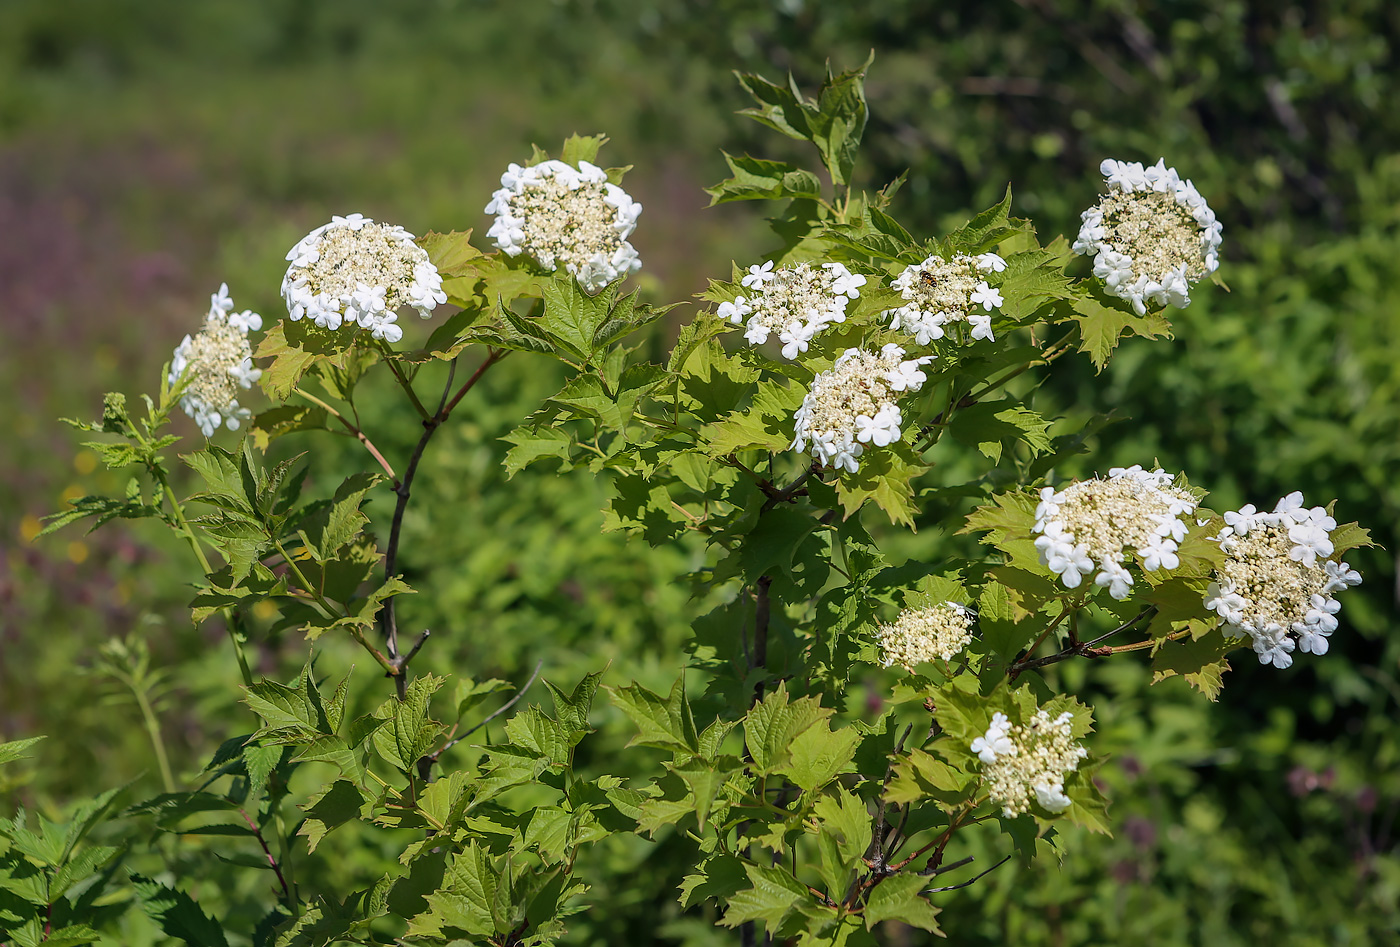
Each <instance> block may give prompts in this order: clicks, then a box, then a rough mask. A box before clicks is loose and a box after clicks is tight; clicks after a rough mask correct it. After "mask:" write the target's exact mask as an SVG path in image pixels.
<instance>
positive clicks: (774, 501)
mask: <svg viewBox="0 0 1400 947" xmlns="http://www.w3.org/2000/svg"><path fill="white" fill-rule="evenodd" d="M818 469H819V468H818V466H817V465H816V464H812V465H811V466H810V467H808V468H807V469H806V470H804V471H802V473H801V474H799V475H798V477H797V479H796V480H794V481H793V482H792V483H790V484H788V485H787V486H786V487H783V488H782V489H781V490H779V489H778V488H776V487H774V486H773V485H772V484H771V483H767V486H766V487H764V485H763V484H760V485H759V486H760V489H763V492H764V493H767V494H768V499H767V500H766V501H764V504H763V511H765V512H766V511H767V510H771V509H772V508H773V507H775V506H777V505H778V504H779V503H786V502H788V501H789V500H791V499H792V498H793V497H796V496H798V495H799V494H800V493H801V492H802V485H803V484H804V483H806V482H807V478H808V477H810V476H812V474H814V473H816V472H817V470H818Z"/></svg>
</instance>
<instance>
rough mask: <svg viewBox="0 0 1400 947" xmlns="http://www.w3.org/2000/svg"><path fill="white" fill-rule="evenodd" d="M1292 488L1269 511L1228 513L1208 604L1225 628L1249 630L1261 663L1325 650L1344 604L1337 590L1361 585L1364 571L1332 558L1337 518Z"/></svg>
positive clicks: (1238, 631) (1277, 664)
mask: <svg viewBox="0 0 1400 947" xmlns="http://www.w3.org/2000/svg"><path fill="white" fill-rule="evenodd" d="M1303 502H1304V501H1303V494H1301V493H1298V492H1294V493H1290V494H1289V495H1288V496H1286V497H1284V498H1283V499H1282V500H1279V501H1278V505H1276V506H1275V507H1274V509H1273V512H1271V513H1260V512H1258V511H1256V510H1255V509H1254V506H1253V505H1252V504H1251V505H1247V506H1245V507H1243V508H1241V509H1239V510H1236V511H1235V512H1232V513H1226V514H1225V523H1226V526H1225V528H1224V529H1222V530H1221V531H1220V535H1219V536H1218V537H1216V538H1217V540H1218V541H1219V543H1220V548H1221V550H1223V551H1224V553H1225V561H1224V563H1223V564H1222V565H1221V566H1220V568H1219V569H1218V570H1217V571H1216V573H1215V581H1214V582H1212V583H1211V585H1210V587H1209V589H1208V590H1207V593H1206V600H1205V605H1206V608H1208V609H1210V610H1211V611H1213V612H1215V613H1216V614H1218V615H1219V616H1220V617H1221V618H1222V619H1224V621H1225V627H1226V631H1227V632H1229V633H1232V634H1238V635H1244V634H1247V635H1249V637H1250V638H1251V639H1253V642H1254V652H1255V653H1256V654H1257V655H1259V662H1260V663H1261V664H1272V665H1274V666H1275V667H1279V668H1286V667H1288V666H1289V665H1291V664H1292V663H1293V651H1294V649H1295V648H1298V649H1300V650H1302V651H1304V652H1306V653H1309V654H1326V653H1327V639H1328V637H1329V636H1330V635H1331V634H1332V632H1334V631H1336V630H1337V612H1338V611H1340V609H1341V607H1342V606H1341V603H1340V602H1338V601H1337V600H1336V599H1335V598H1334V597H1333V593H1335V592H1340V591H1341V590H1342V589H1345V588H1348V587H1349V586H1353V585H1360V584H1361V575H1360V573H1358V572H1356V570H1354V569H1352V568H1351V567H1350V566H1348V565H1347V564H1346V563H1345V562H1337V561H1334V560H1333V559H1330V558H1328V557H1330V556H1332V554H1333V552H1334V548H1333V545H1332V540H1331V536H1330V534H1331V532H1332V530H1333V529H1335V528H1336V526H1337V521H1336V520H1334V519H1333V518H1332V517H1331V516H1329V515H1328V514H1327V511H1326V510H1325V509H1323V508H1322V507H1320V506H1315V507H1312V508H1311V509H1309V508H1307V507H1305V506H1304V505H1303Z"/></svg>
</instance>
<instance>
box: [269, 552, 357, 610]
mask: <svg viewBox="0 0 1400 947" xmlns="http://www.w3.org/2000/svg"><path fill="white" fill-rule="evenodd" d="M272 545H273V546H275V547H276V548H277V554H278V555H279V556H281V557H282V561H283V562H285V563H286V564H287V568H288V569H291V570H292V575H294V576H295V577H296V580H297V581H298V582H300V583H301V587H302V588H304V589H306V591H308V592H310V593H311V597H312V598H313V599H314V600H315V602H316V605H317V607H318V608H320V609H321V611H323V612H325V615H326V617H327V618H339V617H342V616H341V615H340V612H339V611H337V610H336V608H335V606H334V605H332V604H331V603H330V602H329V601H328V600H327V599H326V597H325V596H324V595H322V594H321V590H320V589H318V588H315V587H313V586H312V584H311V583H310V581H308V580H307V578H306V573H304V572H302V571H301V566H299V565H297V564H296V560H295V559H293V558H292V556H291V553H289V552H287V547H286V546H284V545H282V540H280V539H274V540H273V541H272Z"/></svg>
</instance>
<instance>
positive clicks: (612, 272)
mask: <svg viewBox="0 0 1400 947" xmlns="http://www.w3.org/2000/svg"><path fill="white" fill-rule="evenodd" d="M641 212H642V205H641V204H638V203H637V202H636V201H634V200H632V198H631V197H629V196H628V194H627V192H626V191H624V190H623V189H622V188H620V187H618V186H617V185H616V184H613V183H611V182H609V181H608V175H607V173H606V172H605V171H603V169H602V168H599V167H597V166H595V165H592V164H589V163H588V162H587V161H580V162H579V163H578V167H577V168H575V167H573V166H572V165H568V164H565V163H564V162H562V161H541V162H540V163H539V164H536V165H531V166H529V167H524V168H522V167H521V166H520V165H518V164H512V165H510V167H509V168H507V169H506V173H505V174H503V175H501V187H500V189H499V190H498V191H496V192H495V193H494V194H492V195H491V203H489V204H487V205H486V213H488V214H495V215H496V220H495V222H494V223H492V224H491V229H490V230H488V231H487V232H486V235H487V236H488V237H491V238H492V239H493V240H494V241H495V242H496V246H497V247H499V248H500V249H502V250H504V251H505V252H506V253H508V254H509V255H511V256H518V255H519V254H521V253H526V254H528V255H529V256H531V257H533V258H534V259H535V261H536V262H538V263H539V264H540V266H542V267H544V268H545V269H546V270H550V271H553V270H554V269H556V268H558V267H559V266H561V265H562V266H563V267H564V269H565V270H567V271H568V272H569V274H570V275H571V276H573V277H574V278H576V279H577V280H578V281H579V284H580V285H581V286H582V287H583V288H584V289H586V290H587V291H588V292H590V293H596V292H597V291H598V290H600V289H602V288H603V287H604V286H606V285H608V284H609V283H611V282H612V281H613V280H615V279H618V278H619V277H622V276H626V275H627V274H629V273H635V272H636V271H637V270H639V269H641V267H642V261H641V259H640V258H639V257H638V256H637V251H636V249H635V248H634V247H633V246H632V244H630V243H628V242H627V238H628V237H629V236H631V234H632V231H633V230H634V229H635V228H636V226H637V216H638V215H639V214H641Z"/></svg>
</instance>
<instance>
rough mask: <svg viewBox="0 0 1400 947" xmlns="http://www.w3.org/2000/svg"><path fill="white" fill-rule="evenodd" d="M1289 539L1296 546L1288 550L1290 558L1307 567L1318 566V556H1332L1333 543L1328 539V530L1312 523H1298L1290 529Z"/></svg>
mask: <svg viewBox="0 0 1400 947" xmlns="http://www.w3.org/2000/svg"><path fill="white" fill-rule="evenodd" d="M1288 538H1289V540H1291V541H1292V542H1293V543H1295V544H1296V545H1294V546H1293V548H1292V549H1290V550H1288V558H1290V559H1296V560H1298V561H1299V562H1301V563H1303V565H1305V566H1311V565H1316V564H1317V557H1318V556H1330V555H1331V554H1332V541H1331V540H1330V539H1328V538H1327V530H1325V529H1323V528H1322V527H1321V526H1314V525H1313V524H1312V523H1298V524H1297V525H1294V526H1290V527H1288Z"/></svg>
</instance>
